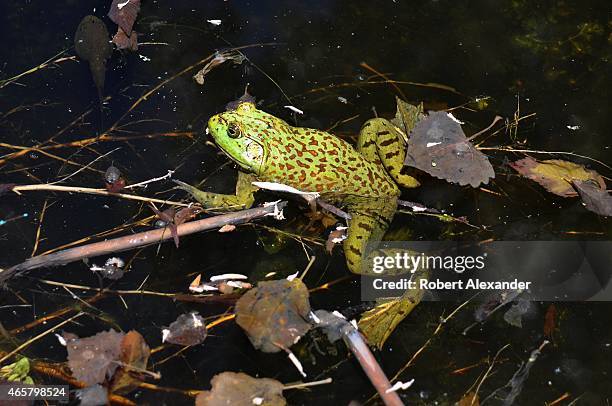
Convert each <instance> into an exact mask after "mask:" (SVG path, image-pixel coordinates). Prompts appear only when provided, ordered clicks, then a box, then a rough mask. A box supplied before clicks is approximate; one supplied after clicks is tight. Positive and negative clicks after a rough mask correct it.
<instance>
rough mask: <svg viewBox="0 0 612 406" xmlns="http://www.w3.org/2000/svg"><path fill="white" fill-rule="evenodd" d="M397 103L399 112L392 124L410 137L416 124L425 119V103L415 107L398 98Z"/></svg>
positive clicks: (396, 113)
mask: <svg viewBox="0 0 612 406" xmlns="http://www.w3.org/2000/svg"><path fill="white" fill-rule="evenodd" d="M395 101H396V103H397V111H396V112H395V118H393V119H392V120H391V123H393V125H395V126H396V127H398V128H400V129H401V130H402V131H403V132H404V134H405V135H406V136H408V134H410V132H411V131H412V129H413V128H414V127H415V126H416V124H417V123H418V122H419V121H421V120H422V119H423V118H425V115H424V114H423V103H419V105H418V106H414V105H412V104H410V103H406V102H405V101H403V100H402V99H400V98H399V97H397V96H396V97H395Z"/></svg>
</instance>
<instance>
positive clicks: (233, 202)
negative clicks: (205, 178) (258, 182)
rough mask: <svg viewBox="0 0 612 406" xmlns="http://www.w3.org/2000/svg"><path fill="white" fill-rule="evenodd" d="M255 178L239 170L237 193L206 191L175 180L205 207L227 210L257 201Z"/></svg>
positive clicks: (242, 207) (249, 205)
mask: <svg viewBox="0 0 612 406" xmlns="http://www.w3.org/2000/svg"><path fill="white" fill-rule="evenodd" d="M253 180H255V178H254V177H253V175H250V174H246V173H244V172H238V180H237V181H236V193H235V194H233V195H226V194H221V193H211V192H204V191H202V190H200V189H198V188H196V187H194V186H191V185H189V184H187V183H185V182H181V181H178V180H174V182H175V183H176V184H177V185H178V188H179V189H183V190H185V191H187V192H188V193H189V194H191V195H192V196H193V197H194V198H195V199H196V200H197V201H198V202H200V204H202V206H204V207H205V208H208V209H210V208H219V209H225V210H230V211H234V210H242V209H248V208H249V207H251V206H252V205H253V203H254V201H255V197H254V196H253V195H254V193H255V191H256V190H257V187H255V186H253V185H252V182H253Z"/></svg>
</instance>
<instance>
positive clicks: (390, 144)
mask: <svg viewBox="0 0 612 406" xmlns="http://www.w3.org/2000/svg"><path fill="white" fill-rule="evenodd" d="M357 149H358V150H359V151H360V152H361V153H362V154H363V155H364V156H365V157H366V159H368V160H370V161H372V162H375V163H379V164H382V166H383V167H384V168H385V170H386V171H387V173H388V174H389V175H391V177H392V178H393V179H394V180H395V181H396V182H397V184H399V185H400V186H404V187H410V188H412V187H417V186H419V182H418V181H417V180H416V179H415V178H413V177H412V176H410V175H406V174H403V173H401V170H402V168H403V167H404V159H405V158H406V143H405V142H404V139H403V137H402V134H401V133H400V131H399V130H398V129H397V128H396V127H395V126H394V125H393V124H391V122H390V121H388V120H385V119H382V118H373V119H371V120H368V121H366V122H365V124H364V125H363V127H361V131H360V132H359V139H358V140H357Z"/></svg>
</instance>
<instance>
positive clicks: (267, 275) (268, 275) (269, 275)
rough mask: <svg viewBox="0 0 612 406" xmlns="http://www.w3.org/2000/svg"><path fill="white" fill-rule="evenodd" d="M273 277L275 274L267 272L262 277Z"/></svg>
mask: <svg viewBox="0 0 612 406" xmlns="http://www.w3.org/2000/svg"><path fill="white" fill-rule="evenodd" d="M274 275H276V272H268V273H267V274H266V275H265V276H264V278H269V277H271V276H274Z"/></svg>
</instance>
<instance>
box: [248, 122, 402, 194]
mask: <svg viewBox="0 0 612 406" xmlns="http://www.w3.org/2000/svg"><path fill="white" fill-rule="evenodd" d="M272 137H275V138H276V139H274V140H272V142H270V143H269V146H270V155H269V157H268V159H267V163H266V170H265V171H264V173H262V174H260V177H261V178H266V179H265V180H267V181H273V182H281V183H285V184H289V185H291V186H293V187H295V188H297V189H300V190H304V191H314V192H320V193H324V194H344V195H355V196H363V197H377V196H397V195H398V194H399V190H398V188H397V187H396V186H395V184H394V183H393V181H392V180H391V178H390V177H389V175H388V174H387V173H386V172H385V170H384V168H382V167H381V166H380V165H378V164H376V163H374V162H370V161H369V160H367V159H366V158H365V157H364V156H363V155H361V154H360V153H359V152H358V151H356V150H355V149H354V148H353V147H352V146H351V145H350V144H349V143H347V142H346V141H344V140H342V139H339V138H337V137H335V136H333V135H331V134H329V133H327V132H324V131H320V130H316V129H311V128H300V127H291V126H289V125H287V126H286V127H285V128H284V130H283V131H282V132H277V133H276V134H274V135H273V136H272Z"/></svg>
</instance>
